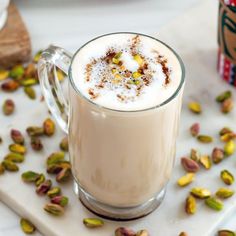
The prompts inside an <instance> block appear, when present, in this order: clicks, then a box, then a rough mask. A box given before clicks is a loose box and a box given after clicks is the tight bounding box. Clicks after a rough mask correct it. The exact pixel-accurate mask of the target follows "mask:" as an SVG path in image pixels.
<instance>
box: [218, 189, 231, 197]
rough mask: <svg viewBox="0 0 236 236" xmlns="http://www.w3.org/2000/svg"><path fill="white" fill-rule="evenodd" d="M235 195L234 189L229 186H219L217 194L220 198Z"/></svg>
mask: <svg viewBox="0 0 236 236" xmlns="http://www.w3.org/2000/svg"><path fill="white" fill-rule="evenodd" d="M233 195H234V191H233V190H232V189H229V188H219V189H218V190H217V192H216V196H217V197H220V198H229V197H231V196H233Z"/></svg>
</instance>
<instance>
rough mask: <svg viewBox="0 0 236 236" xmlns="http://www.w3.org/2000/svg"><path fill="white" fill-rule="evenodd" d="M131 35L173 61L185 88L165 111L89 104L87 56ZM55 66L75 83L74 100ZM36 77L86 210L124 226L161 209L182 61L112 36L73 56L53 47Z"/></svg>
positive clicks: (162, 106) (171, 161) (71, 84)
mask: <svg viewBox="0 0 236 236" xmlns="http://www.w3.org/2000/svg"><path fill="white" fill-rule="evenodd" d="M126 34H127V35H130V37H133V36H137V35H138V36H140V37H144V38H146V40H150V42H151V43H155V44H157V45H158V47H161V48H164V50H165V51H166V52H168V53H170V54H171V56H172V59H173V60H174V61H175V63H176V67H177V68H176V71H177V74H176V75H177V76H179V83H178V85H177V86H176V89H175V91H174V93H173V94H171V96H170V97H169V98H168V99H166V100H165V101H164V102H162V103H161V104H158V105H156V106H153V107H150V108H147V109H141V110H135V111H125V110H117V109H111V108H107V107H104V106H101V105H98V104H97V103H95V102H94V101H93V100H91V99H88V98H87V97H86V96H84V94H83V93H82V92H81V91H80V88H78V86H76V84H75V79H74V78H75V77H76V76H77V75H76V67H77V66H78V65H79V63H80V61H81V60H82V59H83V57H86V56H87V54H86V53H84V52H86V50H90V47H91V50H96V48H97V46H96V45H97V43H98V42H100V43H101V42H103V40H104V39H110V40H111V41H113V42H115V41H117V42H119V37H120V36H122V35H126ZM100 45H101V44H100ZM85 49H86V50H85ZM97 50H98V48H97ZM56 67H58V68H60V69H61V70H62V71H64V72H65V73H66V74H67V75H68V77H69V88H68V90H69V95H68V101H67V99H65V97H64V96H63V91H62V88H61V85H60V83H59V81H58V78H57V76H56V70H55V68H56ZM38 74H39V79H40V83H41V87H42V91H43V94H44V96H45V100H46V102H47V105H48V107H49V109H50V111H51V113H52V115H53V116H54V118H55V119H56V121H57V123H58V124H59V126H60V127H61V128H62V129H63V130H64V131H65V133H67V134H68V138H69V156H70V162H71V165H72V174H73V178H74V189H75V192H76V194H78V197H79V198H80V200H81V202H82V203H83V204H84V206H85V207H87V208H88V209H89V210H91V211H92V212H94V213H96V214H98V215H100V216H103V217H106V218H110V219H119V220H129V219H135V218H139V217H142V216H145V215H147V214H149V213H150V212H152V211H153V210H154V209H156V208H157V207H158V206H159V204H160V203H161V202H162V200H163V198H164V194H165V188H166V184H167V182H168V180H169V179H170V176H171V173H172V170H173V164H174V157H175V145H176V137H177V132H178V126H179V117H180V110H181V105H182V94H183V88H184V83H185V79H184V76H185V75H184V65H183V63H182V60H181V59H180V57H179V56H178V55H177V54H176V53H175V52H174V51H173V50H172V49H171V48H170V47H168V46H167V45H166V44H164V43H163V42H161V41H159V40H157V39H155V38H152V37H150V36H146V35H142V34H136V33H113V34H108V35H103V36H100V37H98V38H95V39H93V40H91V41H90V42H88V43H86V44H85V45H83V46H82V47H81V48H80V49H79V50H78V51H77V52H76V53H75V54H74V56H73V57H72V55H71V54H70V53H68V52H66V51H65V50H64V49H62V48H59V47H55V46H50V47H49V48H48V49H46V50H45V51H44V52H43V53H42V56H41V59H40V60H39V64H38ZM80 78H81V79H83V74H81V75H80Z"/></svg>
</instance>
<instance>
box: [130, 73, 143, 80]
mask: <svg viewBox="0 0 236 236" xmlns="http://www.w3.org/2000/svg"><path fill="white" fill-rule="evenodd" d="M141 76H142V74H140V73H139V72H137V71H135V72H133V74H132V77H133V78H134V79H138V78H139V77H141Z"/></svg>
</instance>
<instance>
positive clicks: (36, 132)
mask: <svg viewBox="0 0 236 236" xmlns="http://www.w3.org/2000/svg"><path fill="white" fill-rule="evenodd" d="M26 132H27V134H28V135H29V136H41V135H43V134H44V131H43V128H42V127H39V126H29V127H28V128H27V129H26Z"/></svg>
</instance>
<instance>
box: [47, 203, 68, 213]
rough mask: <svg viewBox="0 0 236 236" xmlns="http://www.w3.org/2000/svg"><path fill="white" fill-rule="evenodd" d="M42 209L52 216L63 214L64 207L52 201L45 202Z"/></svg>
mask: <svg viewBox="0 0 236 236" xmlns="http://www.w3.org/2000/svg"><path fill="white" fill-rule="evenodd" d="M44 210H45V211H46V212H48V213H49V214H51V215H54V216H60V215H63V214H64V208H63V207H61V206H60V205H58V204H54V203H47V204H46V205H45V206H44Z"/></svg>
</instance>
